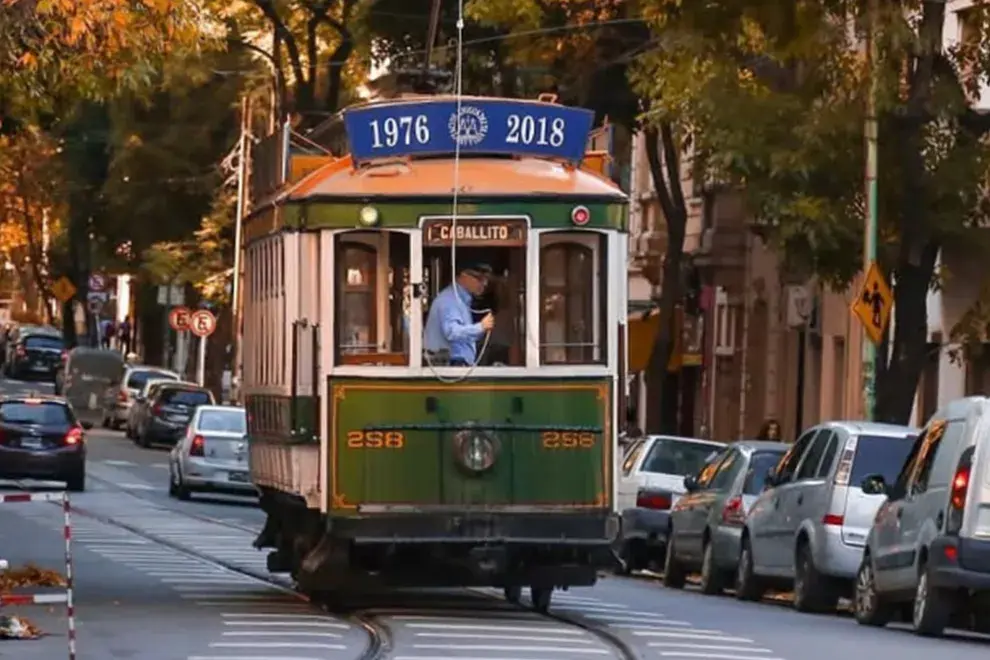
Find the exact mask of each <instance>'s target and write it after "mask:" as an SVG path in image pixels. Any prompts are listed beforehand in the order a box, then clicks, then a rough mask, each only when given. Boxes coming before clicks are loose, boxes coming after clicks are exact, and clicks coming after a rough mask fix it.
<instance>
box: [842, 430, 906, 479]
mask: <svg viewBox="0 0 990 660" xmlns="http://www.w3.org/2000/svg"><path fill="white" fill-rule="evenodd" d="M914 439H915V436H914V435H908V434H904V435H894V436H891V435H861V436H859V442H857V443H856V459H855V460H854V461H853V468H852V474H851V475H850V476H849V483H850V485H852V484H856V485H858V484H860V483H862V482H863V479H865V478H866V477H868V476H870V475H871V474H882V475H883V480H884V481H885V482H887V483H888V484H892V483H894V482H895V481H897V475H898V474H900V472H901V468H903V467H904V461H905V460H907V457H908V454H909V453H911V447H913V446H914Z"/></svg>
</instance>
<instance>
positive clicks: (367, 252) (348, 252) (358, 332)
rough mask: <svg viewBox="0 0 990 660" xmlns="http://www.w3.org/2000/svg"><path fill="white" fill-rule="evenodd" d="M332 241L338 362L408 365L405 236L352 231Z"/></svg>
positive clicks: (407, 282) (407, 297)
mask: <svg viewBox="0 0 990 660" xmlns="http://www.w3.org/2000/svg"><path fill="white" fill-rule="evenodd" d="M335 243H336V245H335V248H334V263H335V264H336V269H335V274H336V295H335V301H336V320H337V327H336V337H337V341H336V342H335V344H336V346H337V355H336V361H337V364H344V365H393V366H394V365H408V364H409V338H408V328H407V323H406V319H407V311H408V309H409V286H408V284H409V236H408V235H407V234H404V233H400V232H388V231H353V232H347V233H344V234H341V235H339V236H337V238H336V241H335Z"/></svg>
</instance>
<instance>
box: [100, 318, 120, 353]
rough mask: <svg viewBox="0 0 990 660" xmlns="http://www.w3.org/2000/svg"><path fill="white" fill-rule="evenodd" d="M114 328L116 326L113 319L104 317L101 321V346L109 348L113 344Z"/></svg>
mask: <svg viewBox="0 0 990 660" xmlns="http://www.w3.org/2000/svg"><path fill="white" fill-rule="evenodd" d="M116 330H117V326H116V325H115V324H114V322H113V319H106V320H105V321H103V339H102V340H101V342H100V343H101V344H102V345H103V348H107V349H109V348H110V346H111V345H112V344H113V337H114V334H115V333H116Z"/></svg>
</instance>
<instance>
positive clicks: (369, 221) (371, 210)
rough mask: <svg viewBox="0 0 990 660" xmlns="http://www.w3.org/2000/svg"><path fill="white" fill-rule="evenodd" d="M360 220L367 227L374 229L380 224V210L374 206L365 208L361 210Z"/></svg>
mask: <svg viewBox="0 0 990 660" xmlns="http://www.w3.org/2000/svg"><path fill="white" fill-rule="evenodd" d="M358 220H359V221H360V222H361V224H362V225H363V226H365V227H374V226H375V225H377V224H378V209H376V208H375V207H374V206H365V207H364V208H362V209H361V212H360V214H359V215H358Z"/></svg>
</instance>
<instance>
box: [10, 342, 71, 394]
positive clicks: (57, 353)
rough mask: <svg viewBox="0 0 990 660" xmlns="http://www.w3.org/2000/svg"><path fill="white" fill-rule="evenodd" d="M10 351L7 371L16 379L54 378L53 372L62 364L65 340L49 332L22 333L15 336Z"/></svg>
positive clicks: (52, 379)
mask: <svg viewBox="0 0 990 660" xmlns="http://www.w3.org/2000/svg"><path fill="white" fill-rule="evenodd" d="M13 348H14V350H13V352H12V353H11V357H10V363H9V364H8V365H7V373H8V374H9V375H10V376H11V377H13V378H18V379H22V380H23V379H26V378H42V379H46V380H51V381H53V382H54V380H55V372H56V371H57V370H58V368H59V367H60V366H61V364H62V354H63V353H64V352H65V342H63V341H62V338H61V337H59V336H58V335H54V334H49V333H43V334H42V333H37V334H33V333H32V334H22V335H20V336H19V337H18V338H17V342H16V343H15V345H14V347H13Z"/></svg>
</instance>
